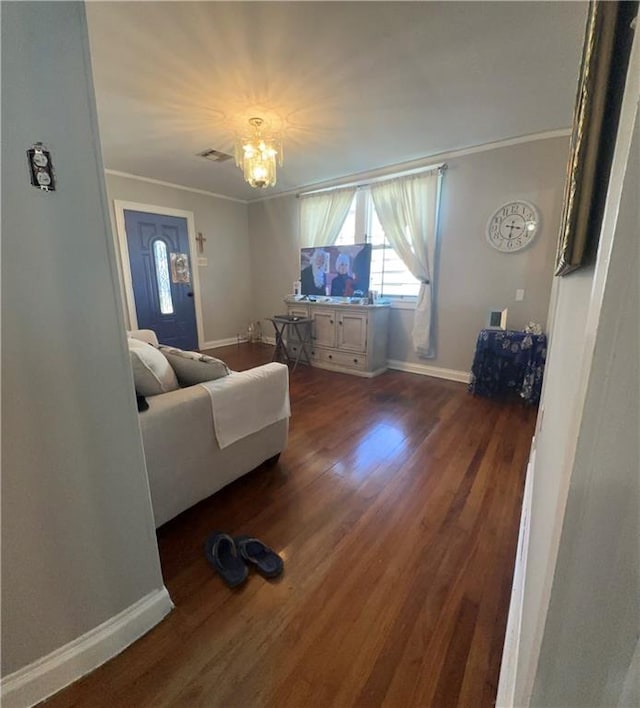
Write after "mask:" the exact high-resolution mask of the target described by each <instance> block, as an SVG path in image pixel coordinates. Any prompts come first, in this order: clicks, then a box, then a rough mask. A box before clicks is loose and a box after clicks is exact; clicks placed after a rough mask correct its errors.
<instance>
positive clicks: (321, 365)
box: [311, 359, 387, 379]
mask: <svg viewBox="0 0 640 708" xmlns="http://www.w3.org/2000/svg"><path fill="white" fill-rule="evenodd" d="M311 366H312V368H314V369H326V370H327V371H333V372H335V373H336V374H348V375H349V376H359V377H360V378H362V379H373V378H375V377H376V376H380V374H384V372H385V371H387V367H386V366H383V367H381V368H379V369H374V370H373V371H361V370H360V369H348V368H347V367H346V366H340V365H339V364H332V363H330V362H328V361H318V360H317V359H314V360H313V361H312V362H311Z"/></svg>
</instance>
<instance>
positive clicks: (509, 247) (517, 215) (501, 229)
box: [487, 201, 540, 253]
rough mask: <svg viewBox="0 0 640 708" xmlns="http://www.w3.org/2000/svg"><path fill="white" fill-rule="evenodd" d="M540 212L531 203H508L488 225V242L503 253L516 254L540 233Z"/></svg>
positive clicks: (498, 210)
mask: <svg viewBox="0 0 640 708" xmlns="http://www.w3.org/2000/svg"><path fill="white" fill-rule="evenodd" d="M539 226H540V217H539V215H538V210H537V209H536V208H535V207H534V206H533V204H530V203H529V202H523V201H515V202H508V203H507V204H505V205H504V206H501V207H500V208H499V209H497V210H496V212H495V213H494V214H493V216H492V217H491V218H490V219H489V223H488V224H487V241H489V243H490V244H491V245H492V246H493V247H494V248H496V249H497V250H498V251H502V252H503V253H515V251H520V250H522V249H523V248H525V247H526V246H528V245H529V244H530V243H531V242H532V241H533V239H534V238H535V237H536V234H537V233H538V228H539Z"/></svg>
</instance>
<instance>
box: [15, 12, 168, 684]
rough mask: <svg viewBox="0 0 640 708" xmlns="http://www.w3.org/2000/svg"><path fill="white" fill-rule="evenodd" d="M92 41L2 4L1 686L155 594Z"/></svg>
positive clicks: (74, 29)
mask: <svg viewBox="0 0 640 708" xmlns="http://www.w3.org/2000/svg"><path fill="white" fill-rule="evenodd" d="M86 34H87V33H86V23H85V17H84V6H83V4H82V3H27V2H24V3H23V2H20V3H3V4H2V131H3V132H2V187H3V189H2V302H3V311H2V440H3V446H2V674H3V675H7V674H8V673H11V672H13V671H15V670H16V669H19V668H21V667H23V666H25V665H26V664H28V663H30V662H32V661H34V660H35V659H38V658H39V657H41V656H43V655H46V654H48V653H49V652H51V651H52V650H54V649H56V648H58V647H60V646H62V645H64V644H66V643H67V642H69V641H71V640H73V639H75V638H76V637H78V636H79V635H81V634H83V633H85V632H87V631H88V630H90V629H92V628H94V627H96V626H97V625H99V624H101V623H102V622H104V621H105V620H107V619H109V618H111V617H113V616H114V615H115V614H117V613H119V612H121V611H122V610H124V609H125V608H127V607H128V606H130V605H131V604H133V603H134V602H136V601H137V600H139V599H140V598H142V597H144V596H145V595H147V594H148V593H150V592H151V591H153V590H154V589H158V588H162V586H163V583H162V576H161V573H160V566H159V560H158V553H157V545H156V538H155V532H154V524H153V516H152V511H151V503H150V497H149V489H148V484H147V477H146V472H145V466H144V458H143V452H142V442H141V437H140V433H139V429H138V422H137V413H136V406H135V399H134V391H133V380H132V376H131V373H130V367H129V361H128V354H127V350H126V344H125V339H124V322H123V318H122V313H121V305H120V299H119V295H118V292H117V286H116V270H115V254H114V249H113V242H112V239H111V229H110V227H109V223H108V216H107V210H106V202H105V199H104V181H103V179H104V178H103V170H102V162H101V159H100V151H99V144H98V133H97V123H96V119H95V106H94V97H93V86H92V80H91V67H90V64H89V55H88V51H87V46H88V45H87V36H86ZM37 140H42V141H43V142H45V143H46V144H47V145H48V146H50V147H51V149H52V150H53V159H54V165H55V168H56V172H57V178H58V191H57V192H55V193H50V194H46V193H44V192H40V191H39V190H37V189H35V188H34V187H31V186H30V185H29V178H28V171H27V165H26V157H25V150H26V149H27V148H28V147H29V146H30V145H31V144H32V143H33V142H35V141H37ZM89 266H90V267H89Z"/></svg>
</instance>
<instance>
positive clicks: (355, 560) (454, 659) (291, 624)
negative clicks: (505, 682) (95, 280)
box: [47, 344, 535, 708]
mask: <svg viewBox="0 0 640 708" xmlns="http://www.w3.org/2000/svg"><path fill="white" fill-rule="evenodd" d="M272 351H273V350H272V348H271V347H268V346H266V345H256V344H253V345H250V344H243V345H238V346H232V347H226V348H224V349H217V350H215V351H213V352H210V353H212V354H213V355H214V356H217V357H219V358H222V359H224V360H226V361H227V362H228V363H229V365H230V366H231V367H232V368H236V369H243V368H248V367H250V366H252V365H254V364H256V363H262V362H265V361H269V360H270V357H271V353H272ZM291 402H292V419H291V428H290V439H289V445H288V447H287V449H286V451H285V452H284V453H283V454H282V456H281V458H280V462H279V463H278V465H276V466H275V467H271V468H267V467H261V468H259V469H257V470H255V471H254V472H252V473H250V474H249V475H247V476H245V477H243V478H242V479H240V480H237V481H236V482H234V483H233V484H232V485H230V486H228V487H226V488H225V489H224V490H221V491H220V492H219V493H218V494H215V495H214V496H213V497H210V498H209V499H207V500H205V501H204V502H202V503H200V504H198V505H197V506H196V507H194V508H193V509H191V510H189V511H187V512H185V513H184V514H182V515H181V516H179V517H178V518H176V519H174V520H173V521H171V522H169V523H168V524H166V525H165V526H164V527H163V528H161V529H160V530H159V532H158V540H159V548H160V556H161V560H162V568H163V574H164V579H165V583H166V586H167V588H168V590H169V593H170V595H171V597H172V599H173V601H174V603H175V605H176V609H175V610H174V611H173V612H172V613H171V614H170V615H169V616H168V617H167V618H166V619H165V620H164V621H163V622H162V623H161V624H160V625H158V626H157V627H156V628H154V629H153V630H152V631H151V632H150V633H149V634H147V635H146V636H145V637H143V638H142V639H141V640H139V641H138V642H136V643H135V644H134V645H133V646H132V647H130V648H129V649H127V650H126V651H125V652H123V653H122V654H121V655H120V656H118V657H116V658H115V659H113V660H112V661H110V662H109V663H108V664H106V665H104V666H103V667H101V668H99V669H98V670H97V671H95V672H94V673H93V674H91V675H90V676H88V677H86V678H85V679H83V680H82V681H80V682H78V683H76V684H74V685H73V686H71V687H69V688H68V689H65V690H64V691H62V692H61V693H59V694H58V695H57V696H55V697H54V698H52V699H50V700H49V701H48V702H47V706H53V707H54V708H62V707H65V708H68V707H69V706H100V707H101V706H105V707H106V706H109V707H113V706H127V707H130V706H144V707H146V706H149V707H151V706H153V707H154V708H156V707H158V706H206V707H207V708H209V707H212V708H213V707H217V706H220V707H225V708H236V707H237V708H245V707H247V708H254V707H255V708H258V707H278V708H285V707H290V708H303V707H305V708H306V707H307V706H309V707H316V706H317V707H318V708H321V707H322V708H324V707H329V706H331V707H334V706H335V707H337V708H343V707H347V706H362V707H367V708H368V707H372V706H388V707H402V708H404V707H408V706H434V707H437V708H440V707H445V706H473V707H474V708H475V707H476V706H492V705H493V704H494V702H495V696H496V690H497V681H498V673H499V667H500V659H501V653H502V645H503V640H504V632H505V626H506V618H507V611H508V604H509V597H510V590H511V578H512V573H513V564H514V559H515V551H516V542H517V533H518V524H519V515H520V507H521V501H522V491H523V483H524V471H525V465H526V460H527V457H528V453H529V446H530V442H531V436H532V434H533V428H534V424H535V411H534V410H532V409H529V408H524V407H523V406H521V405H520V404H518V403H510V404H504V403H498V402H494V401H489V400H486V399H481V398H474V397H472V396H470V395H469V394H467V392H466V387H465V386H464V385H462V384H457V383H453V382H448V381H441V380H438V379H433V378H428V377H423V376H418V375H415V374H405V373H400V372H388V373H386V374H384V375H382V376H380V377H378V378H376V379H361V378H356V377H353V376H347V375H344V374H335V373H331V372H327V371H322V370H319V369H310V368H307V367H299V368H298V369H297V370H296V371H295V372H294V373H293V374H292V376H291ZM212 530H225V531H228V532H230V533H231V534H240V533H249V534H254V535H256V536H258V537H259V538H261V539H263V540H264V541H265V542H266V543H268V544H269V545H271V546H272V547H274V548H275V549H276V550H277V551H278V552H280V554H281V555H282V556H283V558H284V559H285V573H284V576H283V577H281V578H280V579H278V580H276V581H266V580H264V579H263V578H261V577H260V576H258V575H256V574H251V575H250V577H249V580H248V582H247V583H246V584H244V585H243V586H242V587H240V588H238V589H235V590H229V589H228V588H227V587H226V586H225V585H224V584H223V583H222V581H221V580H220V579H219V578H218V577H217V576H216V575H215V573H214V571H213V570H212V569H211V568H210V567H209V566H208V565H207V562H206V561H205V558H204V556H203V553H202V544H203V540H204V539H205V537H206V536H207V534H208V533H209V532H210V531H212Z"/></svg>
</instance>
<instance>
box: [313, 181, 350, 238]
mask: <svg viewBox="0 0 640 708" xmlns="http://www.w3.org/2000/svg"><path fill="white" fill-rule="evenodd" d="M355 193H356V188H355V187H345V188H344V189H334V190H331V191H330V192H319V193H318V194H308V195H307V196H303V197H300V200H301V204H300V233H301V237H300V238H301V246H302V248H312V247H316V246H333V244H334V243H335V242H336V239H337V238H338V234H339V233H340V229H342V225H343V224H344V221H345V219H346V218H347V214H348V213H349V208H350V207H351V202H353V197H354V195H355Z"/></svg>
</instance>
